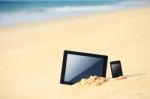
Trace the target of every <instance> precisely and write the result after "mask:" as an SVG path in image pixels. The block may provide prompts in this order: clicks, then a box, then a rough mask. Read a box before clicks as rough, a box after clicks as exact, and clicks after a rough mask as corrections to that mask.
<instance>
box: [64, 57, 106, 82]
mask: <svg viewBox="0 0 150 99" xmlns="http://www.w3.org/2000/svg"><path fill="white" fill-rule="evenodd" d="M103 66H104V59H103V58H96V57H89V56H79V55H73V54H68V55H67V62H66V72H65V78H64V80H65V81H69V82H78V81H80V80H81V79H82V78H88V77H89V76H91V75H96V76H102V75H103Z"/></svg>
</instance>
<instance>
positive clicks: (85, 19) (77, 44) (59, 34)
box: [0, 7, 150, 99]
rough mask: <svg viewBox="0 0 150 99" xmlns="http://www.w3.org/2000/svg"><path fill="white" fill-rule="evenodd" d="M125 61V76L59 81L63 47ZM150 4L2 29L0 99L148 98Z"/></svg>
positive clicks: (149, 91) (108, 73) (149, 92)
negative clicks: (79, 84)
mask: <svg viewBox="0 0 150 99" xmlns="http://www.w3.org/2000/svg"><path fill="white" fill-rule="evenodd" d="M66 49H67V50H73V51H80V52H88V53H96V54H103V55H108V56H109V62H110V61H112V60H118V59H119V60H121V62H122V68H123V73H124V75H125V76H126V77H127V79H124V80H113V79H111V71H110V66H109V62H108V67H107V78H109V79H110V81H107V82H105V83H103V84H102V85H100V86H93V87H90V88H89V87H87V88H74V87H72V86H69V85H61V84H60V83H59V80H60V73H61V65H62V58H63V51H64V50H66ZM149 84H150V8H149V7H145V8H137V9H132V10H123V11H115V12H110V13H105V14H93V15H85V16H79V17H72V18H68V19H67V18H66V19H62V20H61V19H60V20H57V21H47V22H37V23H32V24H24V25H18V26H10V27H3V28H0V99H149V98H150V86H149Z"/></svg>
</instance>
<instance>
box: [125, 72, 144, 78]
mask: <svg viewBox="0 0 150 99" xmlns="http://www.w3.org/2000/svg"><path fill="white" fill-rule="evenodd" d="M143 75H145V74H144V73H139V74H131V75H124V76H125V77H127V78H130V77H137V76H143Z"/></svg>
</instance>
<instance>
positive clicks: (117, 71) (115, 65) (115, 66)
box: [110, 60, 123, 78]
mask: <svg viewBox="0 0 150 99" xmlns="http://www.w3.org/2000/svg"><path fill="white" fill-rule="evenodd" d="M110 67H111V72H112V77H113V78H116V77H119V76H123V72H122V67H121V62H120V61H119V60H118V61H111V62H110Z"/></svg>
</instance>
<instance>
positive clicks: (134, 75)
mask: <svg viewBox="0 0 150 99" xmlns="http://www.w3.org/2000/svg"><path fill="white" fill-rule="evenodd" d="M143 75H145V74H144V73H139V74H131V75H124V77H126V78H130V77H137V76H143ZM112 79H114V78H111V77H109V78H106V79H105V81H106V82H107V81H109V80H112Z"/></svg>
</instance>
